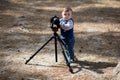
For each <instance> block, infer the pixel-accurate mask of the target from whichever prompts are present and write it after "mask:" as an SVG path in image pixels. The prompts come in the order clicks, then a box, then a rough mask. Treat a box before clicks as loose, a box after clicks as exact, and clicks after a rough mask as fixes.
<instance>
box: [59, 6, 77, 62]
mask: <svg viewBox="0 0 120 80" xmlns="http://www.w3.org/2000/svg"><path fill="white" fill-rule="evenodd" d="M72 14H73V11H72V9H71V8H70V7H66V8H64V9H63V11H62V18H61V19H60V26H61V38H62V39H63V40H64V42H65V43H66V45H67V47H68V51H69V53H70V62H73V61H74V43H75V38H74V29H73V28H74V21H73V19H72Z"/></svg>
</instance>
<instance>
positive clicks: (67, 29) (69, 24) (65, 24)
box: [60, 18, 74, 39]
mask: <svg viewBox="0 0 120 80" xmlns="http://www.w3.org/2000/svg"><path fill="white" fill-rule="evenodd" d="M60 25H61V36H62V38H63V39H71V38H74V29H73V28H74V21H73V19H70V20H64V18H61V19H60Z"/></svg>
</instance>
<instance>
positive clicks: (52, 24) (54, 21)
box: [50, 16, 60, 31]
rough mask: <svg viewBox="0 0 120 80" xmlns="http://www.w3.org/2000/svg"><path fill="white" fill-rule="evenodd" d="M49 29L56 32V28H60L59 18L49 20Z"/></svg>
mask: <svg viewBox="0 0 120 80" xmlns="http://www.w3.org/2000/svg"><path fill="white" fill-rule="evenodd" d="M50 27H51V29H52V30H53V31H58V28H60V21H59V17H57V16H54V17H52V18H50Z"/></svg>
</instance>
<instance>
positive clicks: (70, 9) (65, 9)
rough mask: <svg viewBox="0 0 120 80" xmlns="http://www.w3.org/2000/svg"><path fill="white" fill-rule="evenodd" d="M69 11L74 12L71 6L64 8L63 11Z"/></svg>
mask: <svg viewBox="0 0 120 80" xmlns="http://www.w3.org/2000/svg"><path fill="white" fill-rule="evenodd" d="M69 11H71V12H72V13H73V10H72V8H70V7H65V8H63V12H69Z"/></svg>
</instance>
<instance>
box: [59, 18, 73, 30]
mask: <svg viewBox="0 0 120 80" xmlns="http://www.w3.org/2000/svg"><path fill="white" fill-rule="evenodd" d="M73 26H74V24H73V21H72V20H69V21H68V22H67V23H65V22H62V23H61V28H62V29H63V30H64V31H67V30H70V29H72V28H73Z"/></svg>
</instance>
